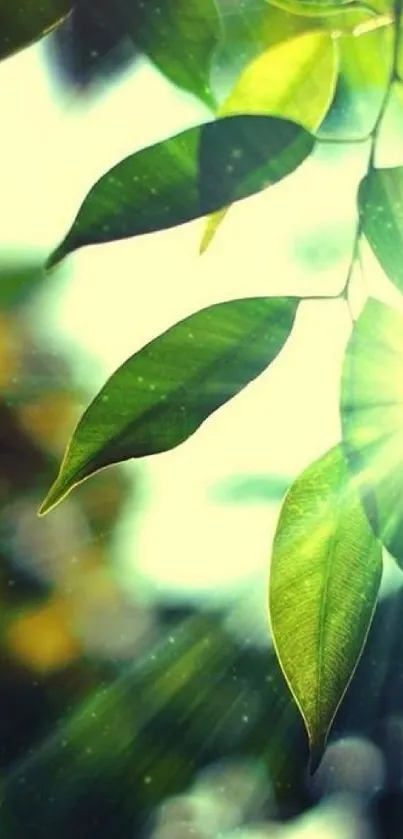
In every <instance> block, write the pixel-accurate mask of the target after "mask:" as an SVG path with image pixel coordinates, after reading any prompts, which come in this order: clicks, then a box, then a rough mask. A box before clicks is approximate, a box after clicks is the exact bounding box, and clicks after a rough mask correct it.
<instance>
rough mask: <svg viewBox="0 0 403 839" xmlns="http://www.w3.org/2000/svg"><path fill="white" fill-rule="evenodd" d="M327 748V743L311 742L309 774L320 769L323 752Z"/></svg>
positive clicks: (313, 773)
mask: <svg viewBox="0 0 403 839" xmlns="http://www.w3.org/2000/svg"><path fill="white" fill-rule="evenodd" d="M324 750H325V744H324V743H323V742H322V743H312V742H311V743H310V744H309V759H308V772H309V775H310V776H311V777H312V775H315V773H316V772H317V770H318V769H319V766H320V763H321V760H322V757H323V753H324Z"/></svg>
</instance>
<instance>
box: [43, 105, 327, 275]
mask: <svg viewBox="0 0 403 839" xmlns="http://www.w3.org/2000/svg"><path fill="white" fill-rule="evenodd" d="M313 146H314V138H313V137H312V136H311V135H310V134H309V133H308V132H307V131H306V130H305V129H304V128H302V127H301V126H299V125H297V124H296V123H293V122H290V121H288V120H279V119H276V118H275V117H265V116H234V117H226V118H225V119H221V120H218V121H216V122H209V123H205V124H203V125H199V126H197V127H196V128H191V129H188V130H187V131H184V132H182V133H181V134H178V135H177V136H176V137H171V138H170V139H169V140H165V141H163V142H161V143H158V144H157V145H155V146H151V147H149V148H147V149H144V150H142V151H140V152H137V153H136V154H133V155H130V157H127V158H126V159H125V160H122V161H121V162H120V163H118V164H117V165H116V166H114V167H113V169H110V171H109V172H107V174H106V175H104V176H103V177H102V178H101V179H100V180H99V181H98V182H97V183H96V184H95V186H93V187H92V189H91V190H90V192H89V193H88V195H87V197H86V198H85V200H84V203H83V204H82V206H81V208H80V210H79V213H78V216H77V218H76V220H75V222H74V223H73V226H72V227H71V229H70V231H69V233H68V234H67V237H66V238H65V240H64V241H63V242H62V244H61V245H60V246H59V247H58V248H57V249H56V251H55V253H54V254H53V255H52V256H51V258H50V260H49V265H53V264H55V263H57V262H58V261H59V260H60V259H62V258H63V257H64V256H66V254H68V253H69V252H70V251H73V250H75V249H76V248H79V247H82V246H83V245H90V244H96V243H98V244H100V243H102V242H111V241H113V240H115V239H124V238H127V237H130V236H137V235H140V234H142V233H152V232H153V231H156V230H163V229H165V228H168V227H174V226H176V225H179V224H184V223H185V222H187V221H191V220H192V219H195V218H198V217H199V216H203V215H207V214H208V213H210V212H213V211H214V210H217V209H219V208H220V207H224V206H225V205H226V204H228V203H231V202H232V201H237V200H239V199H241V198H245V197H247V196H248V195H252V194H253V193H255V192H258V191H259V190H261V189H264V188H265V187H267V186H270V185H271V184H273V183H276V182H277V181H279V180H281V179H282V178H284V177H285V176H286V175H288V174H290V173H291V172H292V171H294V169H296V168H297V166H299V164H300V163H302V161H303V160H305V158H306V157H307V156H308V155H309V154H310V152H311V151H312V149H313Z"/></svg>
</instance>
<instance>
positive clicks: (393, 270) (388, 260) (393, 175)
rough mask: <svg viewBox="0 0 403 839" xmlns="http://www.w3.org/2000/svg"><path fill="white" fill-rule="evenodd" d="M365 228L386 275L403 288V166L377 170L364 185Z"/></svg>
mask: <svg viewBox="0 0 403 839" xmlns="http://www.w3.org/2000/svg"><path fill="white" fill-rule="evenodd" d="M358 204H359V209H360V213H361V218H362V224H363V231H364V234H365V236H366V237H367V239H368V241H369V243H370V245H371V247H372V249H373V251H374V253H375V255H376V256H377V258H378V260H379V262H380V264H381V266H382V268H383V270H384V271H385V274H387V276H388V277H389V279H390V280H391V281H392V282H393V283H394V284H395V285H396V286H397V288H398V289H399V290H400V291H403V259H402V254H403V167H401V166H399V167H397V168H393V169H373V170H372V171H371V172H370V174H369V175H367V177H366V178H364V179H363V181H362V182H361V184H360V189H359V193H358Z"/></svg>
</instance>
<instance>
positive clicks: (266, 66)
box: [200, 31, 337, 253]
mask: <svg viewBox="0 0 403 839" xmlns="http://www.w3.org/2000/svg"><path fill="white" fill-rule="evenodd" d="M336 81H337V55H336V50H335V44H334V41H333V40H332V38H331V37H330V35H329V34H328V33H326V32H319V31H318V32H307V33H304V34H302V35H298V36H297V37H295V38H291V40H288V41H284V42H282V43H280V44H276V45H275V46H273V47H271V49H268V50H266V52H264V53H263V54H262V55H260V56H259V57H258V58H256V59H255V60H254V61H252V62H251V64H249V66H248V67H247V68H246V69H245V70H244V72H243V73H242V74H241V76H240V78H239V79H238V82H237V83H236V85H235V87H234V89H233V90H232V92H231V93H230V95H229V96H228V98H227V100H226V101H225V102H224V104H223V105H222V107H221V108H220V115H221V116H228V115H231V114H247V113H250V114H271V115H272V116H278V117H282V118H283V119H291V120H294V121H295V122H298V123H299V124H300V125H303V126H304V127H305V128H306V129H307V130H315V129H316V128H318V126H319V125H320V123H321V122H322V120H323V119H324V117H325V115H326V113H327V111H328V109H329V107H330V105H331V102H332V99H333V96H334V91H335V86H336ZM227 211H228V208H225V209H224V210H221V211H219V212H218V213H214V215H213V216H211V217H210V218H209V219H208V221H207V225H206V230H205V233H204V236H203V240H202V243H201V246H200V251H201V253H203V252H204V251H205V250H206V249H207V247H208V245H209V244H210V242H211V241H212V239H213V237H214V236H215V234H216V232H217V229H218V227H219V225H220V224H221V222H222V220H223V218H224V216H225V215H226V213H227Z"/></svg>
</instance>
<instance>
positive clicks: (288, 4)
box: [268, 0, 370, 17]
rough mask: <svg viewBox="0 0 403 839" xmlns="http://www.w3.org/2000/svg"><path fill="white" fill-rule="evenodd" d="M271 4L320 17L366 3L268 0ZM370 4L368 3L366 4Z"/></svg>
mask: <svg viewBox="0 0 403 839" xmlns="http://www.w3.org/2000/svg"><path fill="white" fill-rule="evenodd" d="M268 2H269V3H270V4H273V6H278V8H279V9H283V10H284V11H285V12H291V13H292V14H294V15H303V16H305V15H306V16H307V17H320V16H322V15H333V14H335V13H337V12H340V10H341V9H344V7H350V8H354V9H356V8H357V9H363V8H364V9H365V8H366V7H367V4H366V3H364V2H362V3H361V2H355V0H313V2H312V0H268ZM368 5H369V6H370V4H368Z"/></svg>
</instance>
